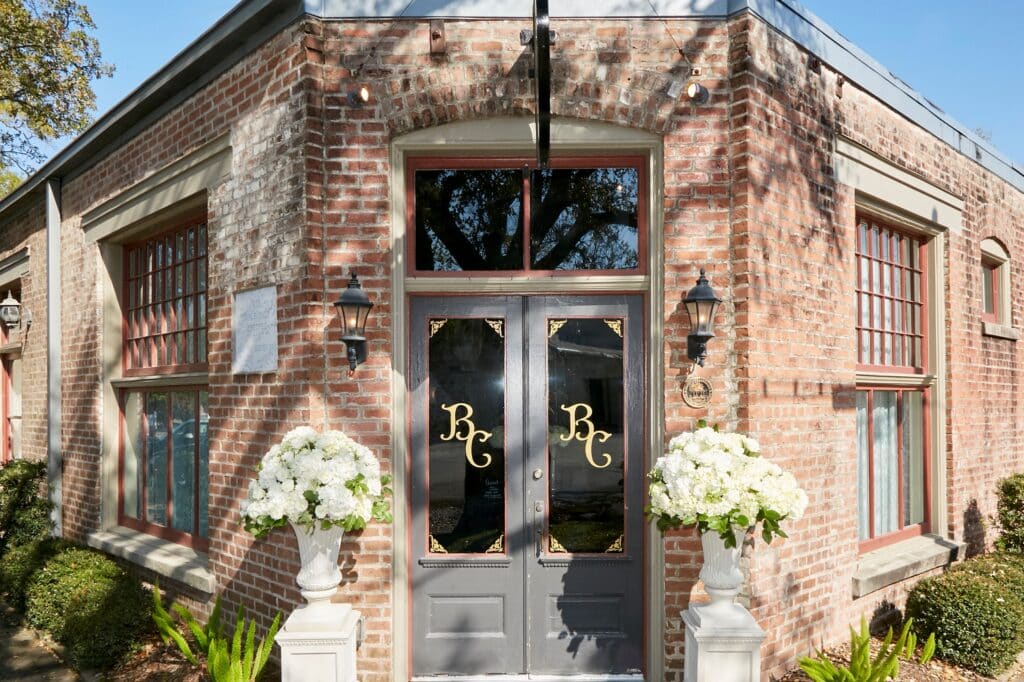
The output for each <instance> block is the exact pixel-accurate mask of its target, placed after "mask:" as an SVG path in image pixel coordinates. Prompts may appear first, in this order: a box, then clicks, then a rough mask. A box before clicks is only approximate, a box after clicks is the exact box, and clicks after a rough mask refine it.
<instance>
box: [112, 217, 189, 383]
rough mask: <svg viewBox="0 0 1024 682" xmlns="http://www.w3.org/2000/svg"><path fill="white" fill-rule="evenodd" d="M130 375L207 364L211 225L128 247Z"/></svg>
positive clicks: (126, 354)
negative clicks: (207, 289)
mask: <svg viewBox="0 0 1024 682" xmlns="http://www.w3.org/2000/svg"><path fill="white" fill-rule="evenodd" d="M125 264H126V267H125V272H126V277H125V299H126V302H127V305H126V306H125V310H126V314H125V326H124V370H125V375H126V376H131V375H145V374H154V373H161V372H176V371H190V370H192V371H194V370H198V369H205V368H206V266H207V256H206V224H205V223H204V222H196V223H192V224H188V225H187V226H184V227H181V228H180V229H176V230H174V231H172V232H168V233H166V234H164V235H162V236H160V237H156V238H154V239H148V240H146V241H144V242H141V243H138V244H134V245H131V246H128V247H126V248H125Z"/></svg>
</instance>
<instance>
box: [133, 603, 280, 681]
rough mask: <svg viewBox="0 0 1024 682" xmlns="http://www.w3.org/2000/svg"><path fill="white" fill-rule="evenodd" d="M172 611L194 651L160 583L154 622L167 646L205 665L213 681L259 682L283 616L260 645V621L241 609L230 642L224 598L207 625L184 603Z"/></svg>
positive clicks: (277, 617)
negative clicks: (166, 605)
mask: <svg viewBox="0 0 1024 682" xmlns="http://www.w3.org/2000/svg"><path fill="white" fill-rule="evenodd" d="M171 610H172V611H174V612H175V613H177V614H178V616H179V617H180V618H181V621H182V622H183V623H184V624H185V626H186V628H187V629H188V633H189V634H190V635H191V636H192V640H193V641H194V642H195V645H196V651H193V650H192V647H191V646H190V645H189V642H188V639H186V636H185V634H184V633H182V632H181V631H180V630H179V629H178V626H177V625H176V624H175V622H174V619H173V618H172V616H171V614H170V613H169V612H168V611H167V610H166V609H165V608H164V606H163V603H162V600H161V598H160V584H159V583H157V584H156V585H155V586H154V588H153V620H154V622H155V623H156V626H157V631H158V632H159V634H160V638H161V639H162V640H163V642H164V644H170V643H172V642H173V643H174V644H175V646H177V647H178V650H179V651H181V653H182V655H183V656H184V657H185V658H186V660H188V662H189V663H191V664H193V665H205V667H206V672H207V673H208V674H209V675H210V679H211V680H212V682H256V681H257V680H259V678H260V675H261V674H262V673H263V668H264V667H266V665H267V660H268V659H269V658H270V652H271V649H272V648H273V646H274V636H275V635H276V634H277V631H278V628H279V627H280V625H281V613H280V612H278V614H277V615H276V616H274V621H273V622H272V623H271V625H270V631H269V632H268V633H267V636H266V637H265V638H264V639H263V640H262V641H261V642H260V643H259V645H257V644H256V621H255V620H252V621H248V623H247V622H246V619H245V615H244V611H243V609H242V607H241V606H239V607H238V612H237V614H236V617H235V629H234V633H233V634H232V636H231V638H230V639H229V638H228V637H227V636H225V634H224V627H223V624H222V623H221V617H220V614H221V609H220V597H217V600H216V601H215V602H214V604H213V611H211V612H210V618H209V619H208V620H207V621H206V624H205V625H203V624H201V623H200V622H199V621H198V620H197V619H196V617H195V616H194V615H192V612H191V611H189V610H188V609H187V608H186V607H184V606H182V605H181V604H173V605H172V606H171Z"/></svg>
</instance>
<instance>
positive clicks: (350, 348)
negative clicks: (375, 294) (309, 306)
mask: <svg viewBox="0 0 1024 682" xmlns="http://www.w3.org/2000/svg"><path fill="white" fill-rule="evenodd" d="M334 305H335V307H336V308H337V309H338V316H339V317H340V318H341V340H342V341H344V342H345V348H346V349H347V352H348V368H349V371H350V372H354V371H355V370H356V367H357V366H358V365H361V364H362V363H363V362H365V361H366V318H367V317H369V316H370V308H372V307H373V304H372V303H370V297H369V296H367V295H366V292H365V291H363V287H361V286H360V285H359V278H358V277H356V273H354V272H353V273H352V279H350V280H349V281H348V287H347V288H346V289H345V290H344V291H343V292H341V298H339V299H338V300H337V301H335V302H334Z"/></svg>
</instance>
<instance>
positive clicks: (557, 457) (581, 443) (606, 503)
mask: <svg viewBox="0 0 1024 682" xmlns="http://www.w3.org/2000/svg"><path fill="white" fill-rule="evenodd" d="M527 310H528V314H527V318H526V327H527V329H528V330H529V331H528V332H527V338H528V339H530V343H529V349H528V352H529V359H528V365H529V368H530V377H531V378H530V381H529V383H528V387H527V391H528V401H527V402H528V405H529V411H528V415H529V416H528V425H527V427H528V434H529V448H528V455H527V457H528V459H529V466H530V468H531V469H532V470H533V469H538V468H539V469H542V470H544V472H545V473H544V475H543V476H542V477H541V478H539V479H535V478H533V477H531V478H530V479H529V482H528V490H527V500H528V501H533V503H534V506H535V508H536V503H537V502H538V501H546V504H547V508H548V513H547V518H546V519H540V518H537V519H535V528H534V532H535V533H539V534H540V535H542V536H543V537H542V541H541V542H539V543H538V545H539V548H540V550H541V551H536V552H535V557H534V558H533V560H531V561H527V563H526V566H527V569H526V571H527V585H528V599H529V603H528V608H527V621H528V639H529V642H530V659H529V666H530V670H531V671H542V672H548V673H566V674H568V673H593V674H600V673H607V674H613V673H620V674H621V673H633V672H640V670H641V667H642V660H643V625H642V623H643V514H642V506H643V503H642V499H643V497H642V496H643V489H642V486H643V468H644V462H643V449H642V443H643V426H642V424H643V416H644V413H643V400H642V396H643V348H642V332H641V330H642V328H643V327H642V299H641V298H640V297H638V296H631V297H627V296H621V297H609V296H601V297H545V298H535V299H530V301H529V304H528V307H527ZM538 521H542V522H541V523H537V522H538ZM538 526H539V527H538Z"/></svg>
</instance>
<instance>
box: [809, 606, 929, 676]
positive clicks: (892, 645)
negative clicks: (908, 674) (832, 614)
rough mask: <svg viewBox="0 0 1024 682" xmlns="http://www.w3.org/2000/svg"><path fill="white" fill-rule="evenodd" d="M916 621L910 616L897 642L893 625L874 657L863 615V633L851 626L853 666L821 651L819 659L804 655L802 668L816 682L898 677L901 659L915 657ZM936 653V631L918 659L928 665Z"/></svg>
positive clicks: (851, 660)
mask: <svg viewBox="0 0 1024 682" xmlns="http://www.w3.org/2000/svg"><path fill="white" fill-rule="evenodd" d="M912 623H913V619H912V618H908V619H907V621H906V622H905V623H904V624H903V630H901V631H900V636H899V638H898V639H897V640H896V641H895V642H893V631H892V628H889V631H888V632H887V633H886V635H885V639H884V640H883V641H882V646H881V647H880V648H879V650H878V653H877V654H875V657H874V658H871V633H870V632H869V631H868V623H867V621H866V620H865V619H864V617H863V616H862V617H861V619H860V632H857V631H856V630H854V629H853V628H850V665H849V666H843V665H836V664H835V663H833V662H832V661H830V660H829V659H828V658H826V657H825V654H824V653H823V652H821V651H819V652H818V655H817V656H816V657H815V658H810V657H806V656H805V657H804V658H801V659H800V669H801V670H803V671H804V673H805V674H806V675H807V676H808V677H810V678H811V680H813V682H884V681H885V680H887V679H896V677H897V676H898V675H899V673H900V659H901V658H902V659H904V660H908V661H910V660H913V656H914V653H915V651H916V650H917V635H915V634H914V633H913V632H911V630H910V626H911V624H912ZM934 653H935V633H932V634H931V635H929V636H928V641H926V642H925V645H924V649H923V650H922V651H921V658H920V659H919V660H918V662H919V663H921V665H924V664H925V663H927V662H928V661H930V660H931V658H932V656H933V655H934Z"/></svg>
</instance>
